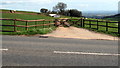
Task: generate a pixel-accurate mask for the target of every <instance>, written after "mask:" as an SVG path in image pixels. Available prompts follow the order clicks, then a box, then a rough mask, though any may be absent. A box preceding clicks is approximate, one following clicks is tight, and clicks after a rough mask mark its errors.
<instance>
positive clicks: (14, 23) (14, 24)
mask: <svg viewBox="0 0 120 68" xmlns="http://www.w3.org/2000/svg"><path fill="white" fill-rule="evenodd" d="M14 32H16V19H14Z"/></svg>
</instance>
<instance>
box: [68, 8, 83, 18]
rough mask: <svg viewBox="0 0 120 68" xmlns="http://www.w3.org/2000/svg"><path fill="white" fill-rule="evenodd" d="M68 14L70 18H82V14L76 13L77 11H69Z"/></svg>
mask: <svg viewBox="0 0 120 68" xmlns="http://www.w3.org/2000/svg"><path fill="white" fill-rule="evenodd" d="M68 13H69V14H70V16H72V17H81V16H82V12H81V11H78V10H77V9H71V10H69V12H68Z"/></svg>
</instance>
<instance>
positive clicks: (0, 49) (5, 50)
mask: <svg viewBox="0 0 120 68" xmlns="http://www.w3.org/2000/svg"><path fill="white" fill-rule="evenodd" d="M0 51H8V49H0Z"/></svg>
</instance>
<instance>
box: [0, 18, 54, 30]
mask: <svg viewBox="0 0 120 68" xmlns="http://www.w3.org/2000/svg"><path fill="white" fill-rule="evenodd" d="M0 20H2V21H12V22H10V23H13V24H12V25H8V24H5V25H4V24H1V25H0V26H3V27H5V26H7V27H13V31H8V30H0V31H2V32H17V29H16V27H24V28H25V30H28V28H29V27H35V28H37V27H39V26H43V28H44V27H45V26H49V27H51V25H54V23H53V20H45V19H40V20H21V19H7V18H2V19H0ZM17 21H19V23H20V22H24V24H25V25H18V24H17V23H16V22H17ZM51 21H52V23H51ZM31 22H35V24H33V25H28V24H29V23H31ZM37 22H40V23H39V24H37ZM45 22H48V23H47V24H46V23H45Z"/></svg>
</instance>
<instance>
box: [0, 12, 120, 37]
mask: <svg viewBox="0 0 120 68" xmlns="http://www.w3.org/2000/svg"><path fill="white" fill-rule="evenodd" d="M1 11H2V12H3V13H2V18H9V19H22V20H37V19H45V20H54V19H56V18H53V17H50V16H47V15H46V14H41V13H40V14H37V12H27V11H16V12H17V13H4V12H9V10H1ZM22 13H24V14H22ZM29 13H33V15H31V14H29ZM34 14H35V15H34ZM61 18H69V19H80V18H81V17H72V18H71V17H68V16H63V15H62V16H61ZM57 19H58V18H57ZM87 20H99V21H105V20H103V19H92V18H87ZM71 21H74V22H75V21H77V20H71ZM111 22H116V21H111ZM43 23H45V24H47V23H53V21H50V22H49V21H47V22H43V21H42V22H40V21H39V22H29V23H28V25H29V26H30V25H35V24H43ZM69 23H72V22H70V21H69ZM85 23H87V24H88V23H89V22H88V21H85ZM1 24H2V25H14V21H10V20H8V21H5V20H3V21H2V23H1ZM77 24H80V22H77V23H76V25H74V26H76V27H79V28H81V27H80V25H79V26H78V25H77ZM87 24H85V27H82V28H86V29H90V30H93V31H96V32H102V33H106V34H110V35H113V36H119V34H116V33H113V32H117V31H118V29H117V28H109V29H108V32H106V27H101V26H99V29H98V30H96V29H93V28H97V26H95V25H91V28H90V26H89V25H87ZM91 24H97V23H96V22H91ZM16 25H23V26H25V25H26V22H22V21H16ZM99 25H106V23H105V22H99ZM50 26H51V27H49V26H44V28H43V26H39V27H29V28H28V30H27V31H26V28H25V27H16V30H17V31H21V32H2V33H1V34H9V35H13V34H26V35H29V34H45V33H49V32H51V30H55V28H56V27H55V26H54V25H50ZM108 26H113V27H118V24H116V23H109V24H108ZM13 28H14V27H9V26H3V27H2V30H8V31H13Z"/></svg>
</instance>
